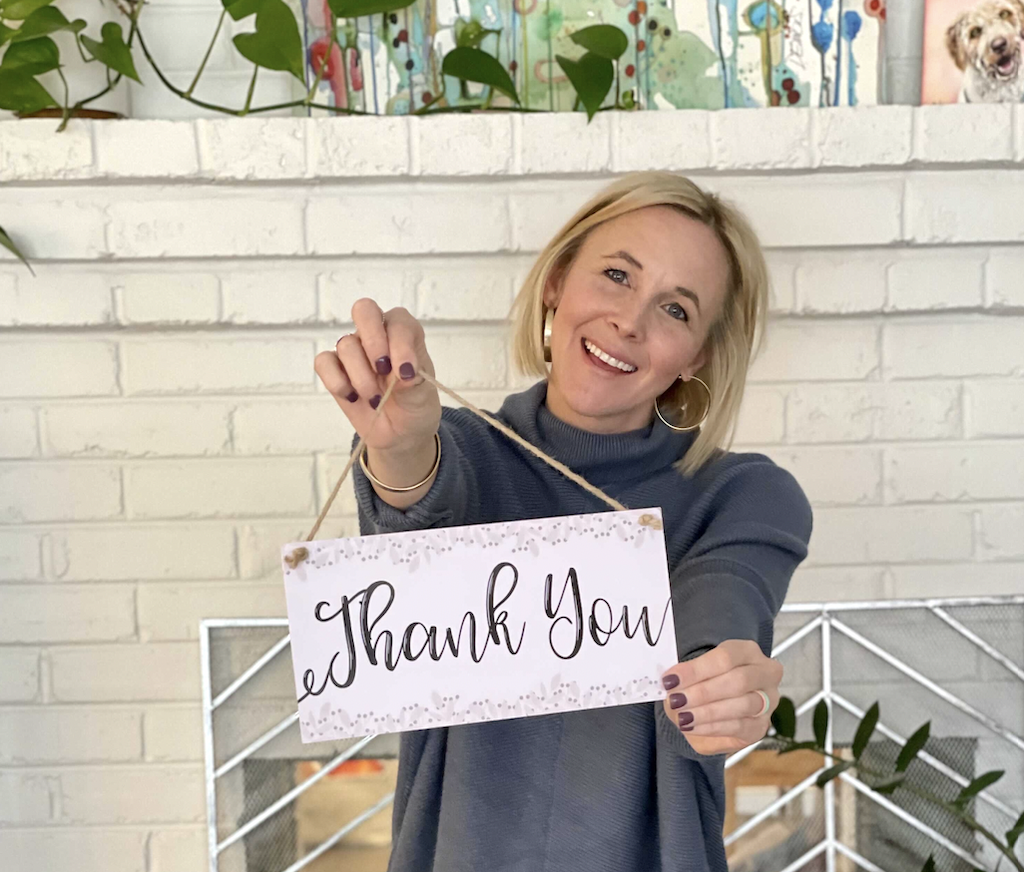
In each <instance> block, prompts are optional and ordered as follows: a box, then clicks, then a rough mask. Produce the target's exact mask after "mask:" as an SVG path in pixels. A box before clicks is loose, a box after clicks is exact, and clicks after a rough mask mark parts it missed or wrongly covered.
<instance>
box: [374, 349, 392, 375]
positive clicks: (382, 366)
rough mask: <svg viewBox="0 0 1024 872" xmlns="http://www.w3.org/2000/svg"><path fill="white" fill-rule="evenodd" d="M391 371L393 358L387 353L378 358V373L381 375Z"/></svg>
mask: <svg viewBox="0 0 1024 872" xmlns="http://www.w3.org/2000/svg"><path fill="white" fill-rule="evenodd" d="M389 372H391V358H390V357H388V356H387V355H386V354H385V355H384V356H383V357H378V358H377V373H378V374H379V375H387V374H388V373H389Z"/></svg>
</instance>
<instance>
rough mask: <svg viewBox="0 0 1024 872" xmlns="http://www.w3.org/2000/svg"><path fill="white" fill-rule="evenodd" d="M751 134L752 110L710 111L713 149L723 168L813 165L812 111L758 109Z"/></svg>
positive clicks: (718, 162) (715, 161) (716, 160)
mask: <svg viewBox="0 0 1024 872" xmlns="http://www.w3.org/2000/svg"><path fill="white" fill-rule="evenodd" d="M755 112H757V135H756V136H752V135H751V134H752V132H753V128H752V126H751V116H750V110H749V109H723V110H722V111H720V112H712V113H711V150H712V153H713V155H714V158H713V163H714V166H715V167H717V168H718V169H720V170H726V171H729V170H769V169H771V170H779V169H803V168H806V167H809V166H811V149H810V142H811V113H810V111H809V110H807V109H796V108H793V109H787V110H786V111H785V112H774V111H758V110H755Z"/></svg>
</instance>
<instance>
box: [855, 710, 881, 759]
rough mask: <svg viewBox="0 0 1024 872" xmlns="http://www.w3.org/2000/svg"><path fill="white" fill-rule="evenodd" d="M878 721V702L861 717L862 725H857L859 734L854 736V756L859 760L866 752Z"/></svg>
mask: <svg viewBox="0 0 1024 872" xmlns="http://www.w3.org/2000/svg"><path fill="white" fill-rule="evenodd" d="M877 723H878V703H877V702H876V703H875V704H874V705H873V706H871V708H869V709H868V712H867V714H866V715H864V717H863V718H862V719H861V722H860V726H859V727H857V734H856V735H855V736H854V737H853V756H854V758H855V759H857V760H859V759H860V755H861V754H863V753H864V749H865V748H867V746H868V742H869V741H870V740H871V734H872V733H873V732H874V731H875V725H876V724H877Z"/></svg>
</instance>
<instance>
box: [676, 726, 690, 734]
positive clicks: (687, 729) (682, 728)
mask: <svg viewBox="0 0 1024 872" xmlns="http://www.w3.org/2000/svg"><path fill="white" fill-rule="evenodd" d="M679 729H680V731H681V732H684V733H688V732H690V730H692V729H693V727H680V728H679Z"/></svg>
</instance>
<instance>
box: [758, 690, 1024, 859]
mask: <svg viewBox="0 0 1024 872" xmlns="http://www.w3.org/2000/svg"><path fill="white" fill-rule="evenodd" d="M878 713H879V709H878V703H875V704H874V705H873V706H871V708H870V709H868V711H867V712H866V713H865V714H864V717H863V718H862V719H861V721H860V723H859V725H858V726H857V731H856V733H855V734H854V737H853V744H852V745H851V747H850V755H851V756H850V757H849V758H844V757H843V756H840V755H837V754H835V753H833V752H832V751H830V750H828V749H827V748H826V744H827V743H826V739H827V736H828V722H829V708H828V704H827V703H826V702H825V701H824V700H822V701H821V702H819V703H818V705H817V706H816V708H815V709H814V719H813V729H814V739H813V741H797V740H796V738H795V734H796V709H795V707H794V705H793V701H792V700H791V699H789V698H788V697H783V698H782V699H781V700H780V701H779V706H778V708H777V709H776V710H775V713H774V714H773V715H772V726H773V727H774V731H773V732H772V733H771V734H770V737H769V741H771V742H772V743H773V744H775V745H776V747H777V748H778V753H779V754H789V753H792V752H794V751H812V752H814V753H816V754H820V755H821V756H822V757H824V758H825V759H826V760H827V761H832V763H831V765H829V766H828V767H827V768H825V769H823V770H822V771H821V772H820V773H819V775H818V778H817V784H818V787H824V786H825V785H826V784H828V783H829V782H830V781H832V780H834V779H836V778H838V777H840V776H842V775H843V774H844V773H846V772H851V773H855V774H856V776H857V777H858V778H859V779H860V781H861V782H862V783H864V784H865V785H866V786H867V787H869V788H871V789H872V790H873V791H875V792H876V793H880V794H883V795H891V794H893V793H896V792H897V791H899V790H903V791H906V792H907V793H909V794H912V795H913V796H915V797H917V798H918V799H921V800H924V801H925V802H927V803H929V804H930V805H932V806H935V807H936V808H939V809H942V810H943V811H945V812H946V813H947V814H949V815H951V816H952V817H954V818H956V819H957V820H959V821H960V822H961V823H962V824H963V825H964V826H966V827H967V828H968V829H969V830H971V831H972V832H975V833H977V834H978V836H980V837H981V838H982V839H984V840H985V841H987V842H988V843H989V844H991V845H992V846H993V847H994V848H995V849H996V850H997V851H998V852H999V853H1000V854H1001V855H1002V856H1001V857H1000V863H1001V862H1002V860H1004V859H1005V860H1006V861H1007V862H1008V863H1009V864H1010V865H1011V866H1012V867H1013V868H1014V869H1016V870H1017V872H1024V863H1021V861H1020V859H1018V857H1017V855H1016V853H1015V848H1016V845H1017V841H1018V840H1019V839H1020V837H1021V835H1024V813H1022V814H1021V815H1020V817H1018V818H1017V820H1016V822H1015V823H1014V825H1013V826H1012V827H1011V828H1010V829H1009V830H1007V831H1006V832H1005V834H1004V835H1003V837H1002V838H1000V837H999V836H997V835H996V834H995V833H993V832H991V831H990V830H989V829H987V828H986V827H985V826H983V825H982V824H981V823H980V822H979V821H978V820H977V818H976V817H975V816H974V815H973V814H972V812H971V805H972V803H973V801H974V800H975V798H976V797H977V796H978V794H979V793H981V792H982V791H983V790H985V789H987V788H989V787H991V786H992V785H993V784H995V783H996V782H997V781H999V779H1000V778H1002V777H1003V775H1004V772H1003V771H1001V770H995V771H992V772H986V773H984V774H982V775H979V776H978V777H977V778H975V779H974V780H973V781H971V782H970V783H969V784H967V785H966V786H965V787H963V788H962V789H961V790H960V792H959V793H958V794H957V795H955V796H953V797H949V798H944V797H941V796H938V795H937V794H935V793H933V792H931V791H930V790H928V789H926V788H925V787H923V786H922V785H921V784H920V783H919V779H917V778H913V777H910V772H909V769H910V764H911V763H913V762H914V760H915V759H916V758H917V755H918V754H919V753H920V752H921V750H922V749H923V748H924V746H925V744H926V743H927V741H928V738H929V736H930V733H931V722H930V721H929V722H928V723H926V724H924V725H923V726H921V727H920V728H919V729H918V730H917V731H916V732H915V733H914V734H913V735H912V736H911V737H910V738H909V739H907V741H906V744H904V745H903V747H902V749H901V750H900V752H899V756H898V757H897V758H896V763H895V766H894V767H893V769H892V771H881V770H879V769H877V768H874V767H872V766H869V765H867V764H866V763H865V762H864V756H865V755H864V752H865V751H866V750H867V748H868V743H869V742H870V740H871V737H872V735H873V734H874V732H875V727H876V726H877V724H878ZM921 872H936V866H935V857H934V855H930V856H929V857H928V859H927V860H926V861H925V864H924V866H923V867H922V870H921ZM975 872H986V870H984V869H980V868H978V869H975Z"/></svg>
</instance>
